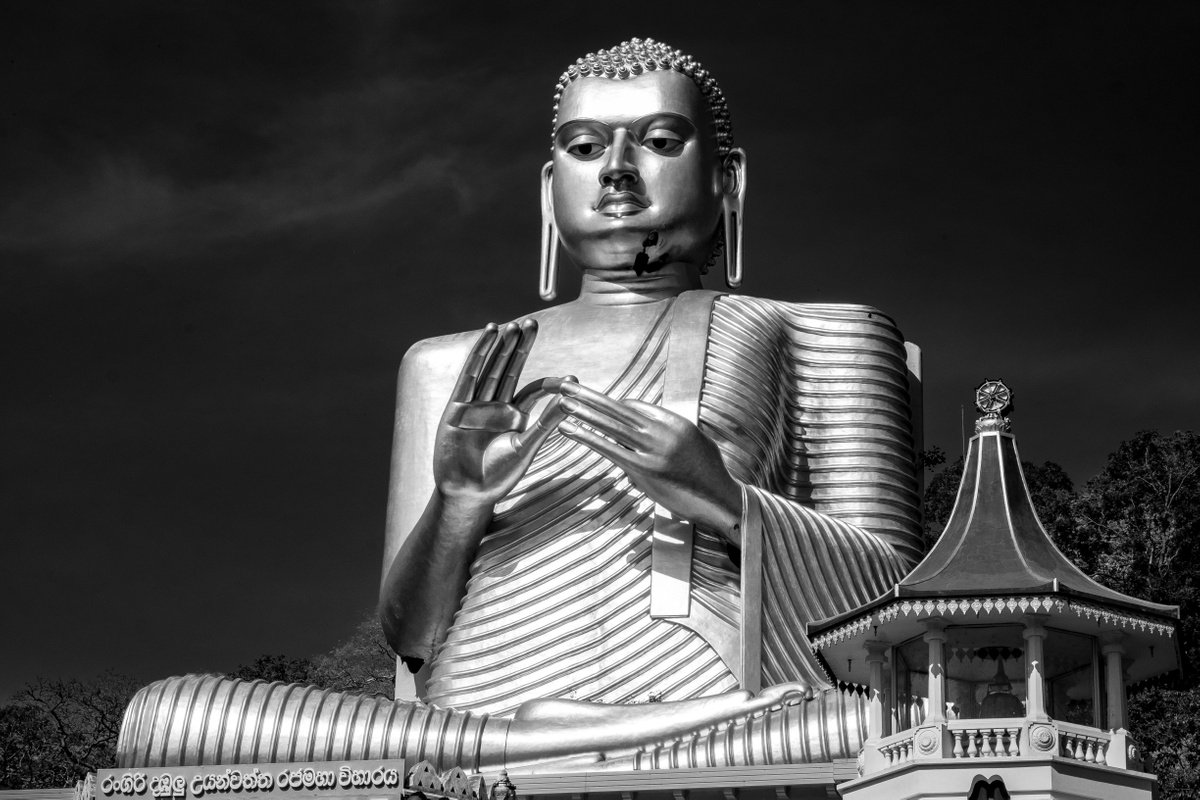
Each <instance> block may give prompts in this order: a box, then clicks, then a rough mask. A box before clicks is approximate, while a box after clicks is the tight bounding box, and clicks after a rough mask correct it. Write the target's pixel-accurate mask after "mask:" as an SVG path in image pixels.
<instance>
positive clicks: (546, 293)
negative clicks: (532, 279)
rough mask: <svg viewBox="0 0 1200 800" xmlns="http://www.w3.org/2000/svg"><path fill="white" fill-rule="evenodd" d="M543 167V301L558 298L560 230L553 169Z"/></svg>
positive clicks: (540, 286)
mask: <svg viewBox="0 0 1200 800" xmlns="http://www.w3.org/2000/svg"><path fill="white" fill-rule="evenodd" d="M553 166H554V164H553V162H551V161H547V162H546V164H545V166H543V167H542V253H541V259H540V262H539V267H538V294H540V295H541V297H542V299H543V300H553V299H554V298H555V297H557V296H558V228H556V227H555V226H554V202H553V200H552V199H551V180H552V178H553V175H552V168H553Z"/></svg>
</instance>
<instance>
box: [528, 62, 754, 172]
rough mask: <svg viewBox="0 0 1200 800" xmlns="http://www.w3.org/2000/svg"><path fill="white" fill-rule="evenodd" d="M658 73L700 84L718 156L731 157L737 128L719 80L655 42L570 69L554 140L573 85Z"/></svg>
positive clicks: (557, 94) (561, 81)
mask: <svg viewBox="0 0 1200 800" xmlns="http://www.w3.org/2000/svg"><path fill="white" fill-rule="evenodd" d="M654 70H674V71H675V72H679V73H682V74H684V75H686V76H687V77H688V78H689V79H690V80H691V81H692V83H694V84H696V88H698V89H699V90H700V93H701V94H702V95H703V96H704V100H705V102H706V103H708V110H709V112H710V113H711V114H712V118H713V122H714V123H715V124H716V135H717V152H718V153H719V154H720V155H722V156H725V155H728V153H729V151H730V150H732V149H733V128H732V126H731V124H730V122H729V107H728V105H726V103H725V95H724V94H723V93H722V92H721V87H720V86H718V85H717V81H716V79H715V78H713V77H712V76H711V75H710V74H709V73H708V70H706V69H704V67H703V66H701V65H700V62H699V61H697V60H696V59H694V58H692V57H691V56H689V55H688V54H687V53H684V52H683V51H682V50H676V49H675V48H673V47H671V46H670V45H668V44H664V43H662V42H658V41H655V40H654V39H630V40H629V41H627V42H621V43H620V44H619V45H617V46H616V47H612V48H609V49H607V50H601V51H599V52H596V53H588V54H587V55H586V56H584V57H583V58H579V59H576V60H575V63H574V64H572V65H571V66H569V67H567V70H566V72H564V73H563V74H562V75H560V76H559V78H558V84H557V85H556V86H555V87H554V122H553V124H552V125H551V128H550V130H551V134H550V135H551V138H552V139H553V136H554V133H553V132H554V130H556V129H557V128H558V103H559V101H560V100H561V99H562V95H563V92H564V91H565V90H566V88H567V86H569V85H570V84H571V83H572V82H574V81H577V80H579V79H580V78H586V77H595V78H608V79H609V80H617V81H622V80H625V79H626V78H636V77H637V76H638V75H641V74H643V73H645V72H653V71H654Z"/></svg>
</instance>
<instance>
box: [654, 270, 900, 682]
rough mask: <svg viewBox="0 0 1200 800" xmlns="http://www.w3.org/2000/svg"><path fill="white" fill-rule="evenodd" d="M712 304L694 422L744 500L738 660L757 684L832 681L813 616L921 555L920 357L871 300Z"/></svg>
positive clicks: (885, 582)
mask: <svg viewBox="0 0 1200 800" xmlns="http://www.w3.org/2000/svg"><path fill="white" fill-rule="evenodd" d="M692 294H696V295H699V294H701V293H689V295H692ZM689 295H685V296H684V298H681V299H686V298H688V297H689ZM696 300H702V298H696ZM696 300H693V303H694V302H696ZM710 303H711V316H710V318H709V325H708V341H707V351H706V353H705V356H704V364H703V380H702V383H701V387H700V390H699V398H698V410H697V417H698V419H697V422H698V424H699V426H700V428H701V430H702V431H704V432H705V433H706V434H707V435H708V436H709V437H710V438H712V439H713V440H714V441H716V442H717V444H718V446H719V447H720V449H721V452H722V454H723V456H724V457H725V461H726V464H727V465H728V466H729V469H730V472H731V473H732V474H733V476H734V478H736V479H737V480H738V481H739V482H740V483H742V485H743V487H744V494H743V497H744V501H745V512H744V514H743V519H742V526H741V527H742V530H741V537H742V552H741V554H740V555H741V558H740V562H741V563H740V573H741V574H740V581H739V583H740V585H739V596H738V597H737V598H736V605H737V607H738V608H737V610H738V611H739V612H740V620H739V625H738V628H739V630H738V632H737V635H736V637H734V638H735V640H736V642H737V646H738V653H737V654H736V655H734V654H732V653H728V654H727V656H726V658H727V660H729V661H732V660H733V659H735V658H736V660H737V667H736V670H735V671H736V673H737V674H738V677H739V678H740V682H741V684H742V685H743V686H744V687H746V688H751V689H757V688H758V687H759V686H768V685H771V684H777V683H782V682H785V681H795V680H799V681H804V682H806V683H809V684H810V685H813V686H821V685H827V678H826V677H825V674H824V671H823V670H822V669H821V668H820V666H819V665H818V664H817V663H816V661H815V659H814V658H813V656H812V654H811V651H810V649H809V647H808V644H807V641H806V640H805V637H804V631H805V625H806V624H807V623H808V622H810V621H813V620H818V619H823V618H826V617H829V616H833V615H835V614H839V613H842V612H844V611H846V610H848V609H850V608H853V607H855V606H857V605H859V604H861V603H865V602H867V601H869V600H872V599H874V598H876V597H878V596H879V595H880V594H882V593H884V592H886V591H888V590H889V589H890V588H891V586H892V585H893V584H894V583H895V582H896V581H898V580H899V579H900V578H901V577H903V575H904V574H905V573H906V572H907V571H908V570H909V569H910V568H911V567H912V565H913V564H915V563H916V562H917V561H918V560H919V559H920V557H921V554H922V545H921V535H920V495H919V491H918V484H917V464H916V455H917V451H918V449H919V447H920V442H919V441H918V437H919V435H920V430H919V419H916V420H914V416H915V415H914V413H913V410H912V409H914V408H918V409H919V400H920V398H919V394H918V393H919V391H920V386H919V370H920V367H919V363H914V362H915V361H916V360H917V357H918V356H919V351H916V349H915V348H914V347H912V346H911V345H906V344H905V342H904V339H903V336H902V335H901V334H900V332H899V330H898V329H897V328H896V326H895V324H894V323H893V322H892V321H891V319H889V318H888V317H887V316H885V315H883V314H882V313H880V312H879V311H877V310H875V309H873V308H870V307H867V306H857V305H831V304H801V303H782V302H778V301H773V300H763V299H759V298H750V297H741V296H720V297H716V298H712V299H711V301H710ZM702 309H703V306H701V313H702ZM690 313H692V314H695V313H697V311H696V310H695V309H693V310H692V311H691V312H690ZM666 391H667V393H668V394H669V393H670V392H671V387H670V386H668V387H667V390H666ZM914 395H917V396H914ZM699 541H700V539H699V538H697V542H698V543H699ZM699 552H700V549H699V548H698V549H697V553H699ZM700 563H701V561H700V559H699V558H694V559H693V576H695V575H696V568H697V566H699V564H700ZM695 583H696V581H695V580H694V577H693V584H695ZM693 596H694V597H698V598H699V599H700V602H701V604H707V602H706V597H705V595H704V594H703V592H697V591H696V590H695V589H693ZM702 613H703V612H702ZM723 616H725V617H728V616H729V613H728V611H726V613H725V614H724V615H723ZM684 624H688V623H687V622H685V623H684ZM698 627H700V628H701V629H703V628H705V627H713V628H714V630H713V632H712V634H711V635H710V634H708V633H707V632H705V634H706V638H709V637H710V638H712V639H714V640H717V641H720V640H722V639H729V638H730V633H729V632H728V631H724V632H722V631H720V630H717V629H716V628H715V627H714V626H712V625H711V624H709V625H703V624H702V625H700V626H698Z"/></svg>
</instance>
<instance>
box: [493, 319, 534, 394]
mask: <svg viewBox="0 0 1200 800" xmlns="http://www.w3.org/2000/svg"><path fill="white" fill-rule="evenodd" d="M537 333H538V325H537V322H535V321H534V320H531V319H527V320H523V321H522V322H521V327H520V330H519V334H520V335H519V337H518V340H517V349H516V352H514V353H513V355H512V358H510V359H509V361H508V365H507V366H506V367H505V368H504V375H503V377H501V379H500V388H499V389H497V390H496V399H497V400H499V401H500V402H501V403H511V402H512V399H513V393H514V392H516V391H517V381H518V380H520V378H521V370H523V369H525V360H526V359H527V358H529V351H530V350H532V349H533V343H534V342H535V341H536V340H537Z"/></svg>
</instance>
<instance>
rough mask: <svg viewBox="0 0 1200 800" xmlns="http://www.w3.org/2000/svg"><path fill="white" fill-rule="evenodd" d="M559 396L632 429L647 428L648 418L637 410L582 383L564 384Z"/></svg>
mask: <svg viewBox="0 0 1200 800" xmlns="http://www.w3.org/2000/svg"><path fill="white" fill-rule="evenodd" d="M559 394H561V395H562V396H563V397H565V398H568V399H570V400H576V401H578V402H579V403H581V404H583V405H584V406H586V407H588V408H591V409H593V410H595V411H600V412H602V413H604V414H607V415H608V416H609V417H612V418H613V419H615V420H617V421H619V422H623V423H625V424H626V425H628V426H629V427H630V428H634V429H636V430H642V429H643V428H645V426H646V418H645V417H644V416H643V415H641V414H639V413H638V412H637V411H636V410H634V409H632V408H630V407H629V406H627V405H625V404H624V403H622V402H621V401H619V400H613V399H612V398H611V397H609V396H608V395H606V394H601V393H600V392H597V391H596V390H595V389H589V388H588V387H586V386H584V385H582V384H580V383H564V384H563V385H562V387H561V388H560V389H559Z"/></svg>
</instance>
